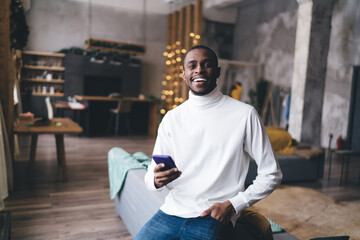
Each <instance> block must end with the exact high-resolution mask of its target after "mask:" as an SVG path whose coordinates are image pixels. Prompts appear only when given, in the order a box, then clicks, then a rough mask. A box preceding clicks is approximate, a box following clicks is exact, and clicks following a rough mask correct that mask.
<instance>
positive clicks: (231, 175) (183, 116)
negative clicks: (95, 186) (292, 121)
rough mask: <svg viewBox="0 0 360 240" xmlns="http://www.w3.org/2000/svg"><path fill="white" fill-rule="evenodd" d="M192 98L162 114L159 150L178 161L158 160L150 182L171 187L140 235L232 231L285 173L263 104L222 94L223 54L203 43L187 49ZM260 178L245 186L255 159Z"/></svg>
mask: <svg viewBox="0 0 360 240" xmlns="http://www.w3.org/2000/svg"><path fill="white" fill-rule="evenodd" d="M183 65H184V72H183V79H184V81H185V83H186V84H187V86H188V87H189V89H190V93H189V100H187V101H186V102H184V103H183V104H181V105H180V106H179V107H177V108H175V109H173V110H171V111H169V112H168V113H167V114H166V115H165V116H164V118H163V120H162V122H161V124H160V126H159V129H158V136H157V139H156V143H155V147H154V151H153V154H156V155H168V156H171V157H172V158H173V160H174V162H175V164H176V166H177V168H172V169H170V170H163V168H164V167H165V165H164V164H163V163H160V164H158V165H156V163H155V162H154V161H152V163H151V165H150V166H149V168H148V171H147V174H146V176H145V183H146V185H147V187H148V188H149V189H151V190H154V191H161V190H162V189H163V187H164V186H167V187H168V188H169V189H170V192H169V194H168V195H167V197H166V198H165V203H164V204H163V205H162V206H161V208H160V210H159V211H158V212H157V213H156V214H155V215H154V216H153V217H152V218H151V219H150V220H149V221H148V222H147V223H146V224H145V225H144V227H143V228H142V229H141V231H140V232H139V233H138V235H137V236H136V237H135V239H141V240H143V239H146V240H150V239H151V240H152V239H154V240H159V239H164V240H165V239H184V240H186V239H188V240H192V239H204V240H206V239H229V238H230V235H231V234H232V231H233V224H234V223H235V221H236V219H237V218H238V217H239V215H240V213H241V211H242V210H243V209H245V208H247V207H249V206H251V205H252V204H254V203H256V202H257V201H259V200H260V199H262V198H264V197H266V196H268V195H269V194H270V193H271V192H272V191H273V190H274V189H275V188H276V187H277V186H278V185H279V184H280V182H281V178H282V174H281V171H280V168H279V164H278V162H277V160H276V158H275V155H274V153H273V150H272V147H271V144H270V141H269V138H268V136H267V134H266V131H265V129H264V126H263V124H262V123H261V120H260V118H259V116H258V114H257V112H256V110H255V109H254V108H253V107H252V106H250V105H247V104H245V103H242V102H240V101H237V100H235V99H232V98H231V97H229V96H225V95H223V94H222V93H221V92H220V90H219V88H218V87H217V78H218V77H219V75H220V68H219V66H218V60H217V56H216V54H215V52H214V51H212V50H211V49H210V48H208V47H206V46H202V45H197V46H194V47H192V48H191V49H190V50H189V51H188V52H187V53H186V54H185V56H184V64H183ZM251 159H254V160H255V161H256V163H257V165H258V176H257V178H256V180H255V181H254V182H253V184H252V185H250V186H249V187H248V188H247V189H245V186H244V185H245V178H246V175H247V171H248V168H249V163H250V160H251Z"/></svg>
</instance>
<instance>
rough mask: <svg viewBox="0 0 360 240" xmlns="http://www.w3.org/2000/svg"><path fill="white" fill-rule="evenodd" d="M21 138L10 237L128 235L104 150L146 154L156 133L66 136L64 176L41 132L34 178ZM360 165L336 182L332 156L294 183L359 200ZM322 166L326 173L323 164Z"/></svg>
mask: <svg viewBox="0 0 360 240" xmlns="http://www.w3.org/2000/svg"><path fill="white" fill-rule="evenodd" d="M19 142H20V147H21V154H20V155H19V156H18V157H17V158H16V160H15V164H14V169H15V180H16V181H15V186H16V187H15V191H14V192H13V193H12V194H11V196H10V197H9V198H7V199H6V201H5V206H6V208H5V210H9V211H11V214H12V219H11V224H12V233H11V234H12V239H32V240H36V239H41V240H47V239H51V240H52V239H89V240H91V239H107V240H109V239H132V237H131V235H130V234H129V233H128V231H127V229H126V227H125V226H124V224H123V223H122V221H121V219H120V218H118V217H117V216H116V214H115V210H114V202H113V201H112V200H110V194H109V183H108V171H107V152H108V151H109V149H111V148H112V147H122V148H123V149H125V150H126V151H128V152H130V153H134V152H138V151H141V152H145V153H147V154H149V155H150V154H151V152H152V148H153V145H154V142H155V139H154V138H149V137H145V136H132V137H126V136H124V137H118V138H115V137H96V138H85V137H77V136H66V137H65V151H66V161H67V166H68V178H69V180H68V182H62V181H61V172H60V169H59V168H58V166H57V162H56V150H55V138H54V137H53V136H52V135H41V136H39V142H38V150H37V155H36V163H35V171H34V179H33V183H32V184H28V183H27V181H26V177H27V164H28V156H29V148H30V138H28V137H21V138H20V139H19ZM356 164H358V163H356ZM359 167H360V166H359V165H356V166H355V167H354V166H353V165H352V167H351V171H350V175H349V183H348V184H347V185H346V186H345V187H344V186H342V187H340V186H339V170H336V169H339V162H338V161H336V160H335V161H334V165H333V174H332V178H331V181H330V183H329V184H328V183H327V179H324V180H321V181H319V182H316V183H300V184H298V185H302V186H307V187H311V188H314V189H316V190H318V191H321V192H323V193H324V194H326V195H328V196H331V197H334V198H335V199H338V200H343V201H352V200H359V199H360V188H359V186H358V185H357V178H358V174H359V172H358V171H359ZM325 169H326V171H325V173H327V166H325ZM354 169H355V170H354Z"/></svg>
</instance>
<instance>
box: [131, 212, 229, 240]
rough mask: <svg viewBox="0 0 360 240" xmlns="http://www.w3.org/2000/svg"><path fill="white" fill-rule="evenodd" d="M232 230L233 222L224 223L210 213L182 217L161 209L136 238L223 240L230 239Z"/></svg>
mask: <svg viewBox="0 0 360 240" xmlns="http://www.w3.org/2000/svg"><path fill="white" fill-rule="evenodd" d="M231 231H232V224H231V223H228V224H223V223H221V222H219V221H217V220H216V219H214V218H212V217H211V216H210V215H208V216H205V217H196V218H181V217H176V216H171V215H167V214H166V213H164V212H163V211H161V210H159V211H158V212H157V213H155V215H154V216H153V217H152V218H151V219H150V220H149V221H148V222H147V223H146V224H145V225H144V226H143V228H142V229H141V230H140V232H139V233H138V234H137V235H136V236H135V238H134V240H196V239H199V240H223V239H228V237H229V236H228V235H229V234H230V233H231Z"/></svg>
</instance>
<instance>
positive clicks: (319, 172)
mask: <svg viewBox="0 0 360 240" xmlns="http://www.w3.org/2000/svg"><path fill="white" fill-rule="evenodd" d="M110 151H111V150H110ZM109 156H110V154H109ZM112 157H116V156H114V155H112ZM277 158H278V161H279V164H280V167H281V169H282V171H283V183H290V182H296V181H315V180H318V179H320V178H322V176H323V169H324V155H323V154H316V156H313V155H311V156H310V157H309V155H304V154H303V156H299V155H295V154H293V155H278V156H277ZM120 162H121V161H120ZM256 171H257V166H256V163H255V161H251V163H250V166H249V172H248V176H247V178H246V185H249V184H251V182H252V181H253V180H254V179H255V177H256ZM145 173H146V170H145V169H136V170H129V171H128V173H127V176H126V179H125V181H124V183H123V185H122V188H121V191H120V192H119V193H118V194H117V195H116V197H115V211H116V214H117V215H118V216H119V217H120V218H121V219H122V220H123V222H124V224H125V225H126V227H127V229H128V230H129V232H130V234H131V235H132V236H135V235H136V234H137V233H138V231H139V230H140V229H141V227H142V226H143V225H144V224H145V223H146V222H147V221H148V220H149V219H150V218H151V216H152V215H153V214H154V213H155V212H156V211H157V210H158V209H159V208H160V206H161V205H162V204H163V202H164V199H165V196H166V195H167V193H168V189H166V188H165V189H164V190H163V191H158V192H152V191H149V190H148V189H147V188H146V187H145V184H144V175H145ZM274 239H275V240H294V239H297V238H296V237H294V236H292V235H291V234H289V233H287V232H280V233H276V234H274Z"/></svg>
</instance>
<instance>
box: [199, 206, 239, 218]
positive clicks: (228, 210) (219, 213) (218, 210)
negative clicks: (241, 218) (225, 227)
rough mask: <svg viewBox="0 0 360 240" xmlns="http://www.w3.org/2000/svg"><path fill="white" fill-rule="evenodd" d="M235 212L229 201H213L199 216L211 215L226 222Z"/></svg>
mask: <svg viewBox="0 0 360 240" xmlns="http://www.w3.org/2000/svg"><path fill="white" fill-rule="evenodd" d="M234 212H235V209H234V207H233V205H232V204H231V202H230V201H226V202H223V203H215V204H214V205H212V206H211V207H209V208H208V209H206V210H205V211H204V212H203V213H202V214H201V215H200V217H205V216H207V215H209V214H210V215H211V217H213V218H215V219H216V220H218V221H219V222H221V223H228V222H229V221H230V218H231V215H232V213H234Z"/></svg>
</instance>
